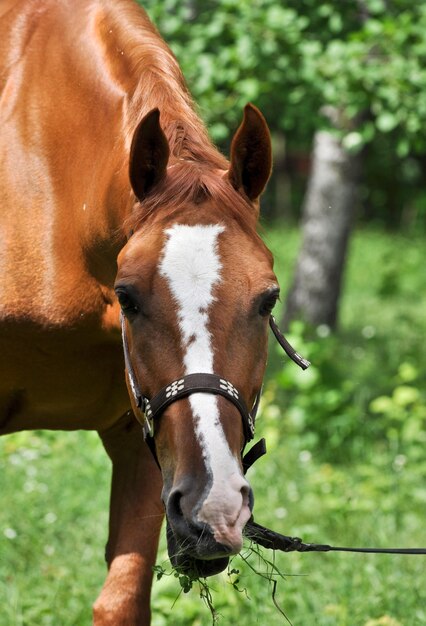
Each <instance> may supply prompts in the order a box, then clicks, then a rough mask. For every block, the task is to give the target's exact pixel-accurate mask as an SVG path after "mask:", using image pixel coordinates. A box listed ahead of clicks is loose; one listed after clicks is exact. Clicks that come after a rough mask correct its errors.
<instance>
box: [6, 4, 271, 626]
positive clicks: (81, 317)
mask: <svg viewBox="0 0 426 626" xmlns="http://www.w3.org/2000/svg"><path fill="white" fill-rule="evenodd" d="M0 16H1V21H0V50H1V55H0V77H1V87H0V89H1V91H0V94H1V100H0V120H1V134H0V142H1V151H0V153H1V160H0V189H1V218H0V225H1V240H0V268H1V272H0V284H1V290H0V293H1V302H0V319H1V326H0V328H1V332H0V352H1V355H2V360H1V377H0V434H7V433H12V432H16V431H20V430H24V429H35V428H37V429H39V428H47V429H63V430H73V429H93V430H96V431H98V432H99V435H100V437H101V440H102V442H103V445H104V446H105V449H106V451H107V453H108V455H109V457H110V458H111V461H112V467H113V474H112V491H111V507H110V526H109V539H108V544H107V551H106V557H107V562H108V576H107V579H106V582H105V584H104V587H103V589H102V591H101V593H100V596H99V598H98V600H97V601H96V603H95V605H94V623H95V624H97V625H103V626H104V625H111V626H112V625H113V626H120V625H124V624H126V625H145V624H149V622H150V609H149V596H150V587H151V579H152V566H153V564H154V562H155V558H156V551H157V545H158V538H159V533H160V527H161V523H162V517H163V511H164V509H165V511H166V514H167V518H168V524H169V533H168V534H169V537H170V542H169V548H170V552H171V556H172V557H173V558H174V559H175V562H176V564H177V565H178V566H179V565H180V566H182V567H183V565H182V563H184V562H187V563H188V562H189V563H190V564H191V567H193V568H194V569H195V571H196V572H197V573H198V574H200V575H209V574H212V573H216V572H218V571H221V570H222V569H223V568H224V567H225V566H226V563H227V558H228V556H229V555H230V554H234V553H237V552H238V551H239V550H240V549H241V545H242V531H243V529H244V526H245V524H246V522H247V520H248V519H249V517H250V515H251V509H252V506H253V497H252V492H251V489H250V486H249V484H248V482H247V480H246V479H245V477H244V473H243V469H242V461H241V450H242V447H243V445H244V443H245V442H246V440H247V439H248V438H250V437H249V436H248V435H247V423H248V422H247V419H248V420H250V415H248V417H247V411H246V413H245V416H244V410H243V409H241V406H243V405H244V406H245V407H249V408H250V407H252V406H253V404H254V403H255V400H256V398H258V394H259V391H260V388H261V384H262V378H263V373H264V368H265V363H266V351H267V327H268V317H269V314H270V312H271V309H272V307H273V305H274V303H275V300H276V299H277V296H278V285H277V280H276V277H275V275H274V273H273V270H272V257H271V254H270V253H269V251H268V250H267V249H266V247H265V245H264V244H263V243H262V241H261V240H260V238H259V236H258V235H257V233H256V222H257V218H258V208H259V202H258V201H259V196H260V194H261V193H262V191H263V189H264V187H265V185H266V183H267V180H268V178H269V175H270V169H271V145H270V136H269V132H268V128H267V126H266V123H265V120H264V119H263V117H262V115H261V114H260V112H259V111H258V110H257V109H256V108H255V107H253V106H251V105H247V106H246V108H245V112H244V119H243V122H242V124H241V126H240V128H239V129H238V131H237V133H236V135H235V137H234V139H233V142H232V146H231V159H230V162H228V161H227V160H226V159H225V158H224V157H223V156H222V155H221V154H220V153H219V152H218V151H217V150H216V149H215V148H214V146H213V145H212V144H211V142H210V140H209V138H208V136H207V133H206V130H205V128H204V126H203V124H202V122H201V121H200V119H199V118H198V116H197V114H196V113H195V112H194V108H193V104H192V101H191V98H190V96H189V94H188V91H187V89H186V86H185V83H184V80H183V77H182V74H181V71H180V69H179V67H178V64H177V62H176V59H175V57H174V56H173V54H172V53H171V51H170V50H169V48H168V47H167V46H166V44H165V43H164V42H163V41H162V39H161V37H160V36H159V34H158V33H157V31H156V30H155V28H154V27H153V26H152V24H151V23H150V21H149V19H148V17H147V16H146V14H145V13H144V11H143V10H142V9H140V8H139V7H138V6H137V5H136V4H134V3H133V2H132V1H131V0H61V1H60V2H58V1H57V0H3V2H2V4H1V5H0ZM117 265H118V268H117ZM120 306H121V310H122V312H123V322H122V326H123V336H124V343H125V347H126V365H127V367H126V370H127V376H125V375H124V373H123V370H124V360H123V347H122V343H121V341H122V338H121V331H120ZM194 374H202V375H203V376H204V378H205V379H206V380H207V381H208V383H209V384H210V383H211V384H213V383H212V381H213V382H214V380H216V378H217V377H216V378H215V375H216V374H217V375H218V376H219V377H220V380H221V382H220V383H218V385H219V386H223V385H224V386H225V388H226V392H225V393H222V392H220V390H218V389H214V390H213V391H212V393H206V392H205V390H204V391H203V390H201V388H200V386H198V387H197V385H195V387H194V389H195V391H197V390H198V391H197V392H196V393H194V389H193V391H192V393H191V395H189V396H185V397H180V396H178V398H177V399H176V401H175V402H173V403H171V404H170V403H169V404H167V403H166V404H167V406H166V405H164V406H163V408H162V410H161V412H160V413H161V414H160V413H158V416H157V417H156V419H155V427H154V433H148V437H149V440H150V443H151V447H153V442H154V441H155V450H154V449H153V451H154V455H156V458H157V461H158V464H159V466H160V467H161V472H160V471H159V469H158V467H157V464H156V460H155V458H154V455H152V454H151V452H150V450H149V448H148V446H147V445H146V442H145V440H144V437H143V432H142V428H141V426H140V423H139V422H138V421H137V419H135V415H136V417H137V418H138V419H139V420H140V421H141V422H142V423H144V424H145V421H144V420H145V418H144V416H143V415H142V412H141V410H142V409H145V412H147V405H146V403H145V404H143V405H142V406H137V405H138V404H139V405H140V404H141V403H140V402H139V400H140V398H141V396H140V395H138V393H137V391H138V388H140V389H141V390H142V392H143V396H144V402H145V401H146V399H147V398H153V397H154V396H156V394H158V392H159V391H160V390H161V389H163V388H166V391H165V392H164V393H165V395H167V393H169V395H170V393H171V394H172V395H173V394H174V393H175V392H177V391H179V389H180V386H181V385H183V384H184V382H182V381H185V380H188V379H190V377H191V375H194ZM187 377H189V378H187ZM194 380H195V379H194ZM126 382H127V385H126ZM171 382H173V385H170V383H171ZM214 384H216V383H214ZM213 386H214V385H213ZM221 388H222V387H221ZM170 390H171V391H170ZM166 392H167V393H166ZM220 394H221V395H220ZM224 396H225V397H224ZM237 397H239V398H240V400H239V401H237V400H236V398H237ZM129 398H130V399H129ZM238 402H240V404H238ZM131 406H132V409H131V408H130V407H131ZM149 410H151V409H149ZM242 416H243V418H244V419H242ZM152 423H153V422H152V421H151V422H149V423H148V427H149V428H148V430H149V429H151V427H152ZM249 426H250V424H249ZM250 428H251V426H250ZM151 435H153V436H154V437H155V439H153V438H152V436H151ZM249 435H250V432H249ZM185 559H189V561H185Z"/></svg>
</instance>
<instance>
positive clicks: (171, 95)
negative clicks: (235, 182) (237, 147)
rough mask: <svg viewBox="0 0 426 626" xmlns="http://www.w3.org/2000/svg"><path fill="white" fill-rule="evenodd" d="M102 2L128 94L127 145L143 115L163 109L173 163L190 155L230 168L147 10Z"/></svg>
mask: <svg viewBox="0 0 426 626" xmlns="http://www.w3.org/2000/svg"><path fill="white" fill-rule="evenodd" d="M98 2H99V0H98ZM101 4H102V6H101V10H100V14H99V15H98V17H97V18H96V21H97V29H98V31H99V32H100V34H101V38H102V40H103V42H104V45H106V46H107V47H108V46H110V48H109V55H108V56H109V58H110V59H111V58H112V59H113V62H112V63H111V69H112V72H113V74H114V78H115V80H116V81H117V82H118V83H121V86H122V87H123V88H124V92H125V94H126V95H125V107H124V114H125V135H126V140H127V144H128V145H130V142H131V138H132V136H133V133H134V131H135V128H136V126H137V125H138V123H139V122H140V120H141V119H142V118H143V117H144V116H145V115H146V114H147V113H148V112H149V111H150V110H152V109H153V108H158V109H159V110H160V123H161V126H162V128H163V130H164V133H165V135H166V137H167V139H168V141H169V146H170V156H171V162H173V160H174V159H182V158H185V159H191V160H194V161H199V162H204V163H206V162H209V163H210V164H211V166H212V167H216V168H219V169H227V168H228V163H227V160H226V158H225V157H224V156H223V155H222V154H220V152H219V151H218V150H217V148H216V147H215V146H214V145H213V144H212V142H211V140H210V138H209V136H208V133H207V130H206V127H205V126H204V124H203V122H202V121H201V119H200V117H199V116H198V115H197V112H196V109H195V104H194V102H193V100H192V97H191V95H190V93H189V91H188V88H187V86H186V83H185V79H184V77H183V74H182V71H181V69H180V67H179V64H178V62H177V59H176V57H175V56H174V54H173V52H172V51H171V50H170V48H169V47H168V46H167V44H166V43H165V42H164V41H163V39H162V38H161V35H160V34H159V32H158V31H157V29H156V28H155V26H154V25H153V24H152V22H151V21H150V19H149V17H148V16H147V14H146V12H145V10H144V9H142V7H140V6H137V5H136V4H135V3H134V2H129V1H128V0H101ZM111 38H112V41H111ZM117 51H119V54H118V55H117ZM113 55H114V56H113ZM117 56H118V60H117Z"/></svg>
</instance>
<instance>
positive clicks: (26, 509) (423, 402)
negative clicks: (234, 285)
mask: <svg viewBox="0 0 426 626" xmlns="http://www.w3.org/2000/svg"><path fill="white" fill-rule="evenodd" d="M265 238H266V240H267V242H268V244H269V245H270V247H271V248H272V250H273V252H274V254H275V256H276V259H277V262H276V268H277V272H278V274H279V276H280V278H281V283H282V286H283V289H284V291H285V290H286V288H288V286H289V279H290V277H291V268H292V264H293V261H294V258H295V253H296V250H297V245H298V236H297V233H296V232H295V231H293V230H286V231H284V230H283V231H280V230H278V229H274V230H268V231H267V232H266V233H265ZM425 256H426V255H425V252H424V241H422V240H420V239H418V240H416V239H413V238H410V239H408V238H404V237H403V236H401V235H395V234H392V235H386V234H383V233H382V232H374V231H371V230H368V231H359V232H357V233H356V236H355V237H354V240H353V242H352V246H351V253H350V258H349V264H348V271H347V276H346V288H345V295H344V299H343V302H342V308H341V325H340V330H339V332H338V334H337V336H332V335H330V334H329V332H328V329H327V328H320V329H319V330H318V331H317V332H316V333H312V332H310V331H309V330H308V329H305V328H303V327H302V326H301V325H300V324H295V325H294V326H293V327H292V329H291V337H292V339H293V341H294V342H295V344H296V345H297V348H298V349H300V351H301V352H302V353H303V354H304V356H305V355H306V356H307V357H308V358H311V359H312V361H313V366H312V368H311V369H310V370H309V371H308V372H309V373H308V372H306V373H305V374H302V373H301V372H299V371H298V370H297V368H296V366H295V365H293V364H291V363H289V362H286V361H285V360H284V359H283V357H282V355H281V354H279V353H278V351H276V349H275V346H272V344H271V357H270V366H269V369H268V383H267V386H266V390H265V394H264V400H263V406H262V411H261V415H260V418H259V422H258V434H259V435H260V436H262V435H263V436H265V437H266V438H267V442H268V456H267V457H265V458H264V459H262V460H260V461H259V462H258V464H256V466H255V467H253V468H252V469H251V470H250V474H249V478H250V481H251V483H252V485H253V488H254V492H255V499H256V501H255V517H256V519H257V521H258V522H259V523H262V524H265V525H267V526H269V527H271V528H274V529H275V530H278V531H281V532H283V533H286V534H292V535H298V536H301V537H303V539H304V540H305V541H314V542H320V543H321V542H326V543H333V544H337V545H381V546H385V545H387V546H390V545H401V546H410V545H413V546H425V545H426V525H425V521H426V484H425V475H426V452H425V450H426V434H425V427H426V397H425V387H426V385H425V368H424V356H423V355H424V340H425V336H426V316H425V311H426V272H425ZM109 481H110V466H109V462H108V460H107V459H106V457H105V454H104V452H103V450H102V447H101V445H100V443H99V441H98V439H97V436H96V435H95V434H94V433H83V432H77V433H50V432H44V433H39V432H36V433H34V432H33V433H19V434H16V435H13V436H9V437H5V438H2V439H1V440H0V493H1V499H2V505H1V507H0V626H84V625H86V624H89V623H90V619H91V604H92V602H93V600H94V599H95V597H96V595H97V593H98V591H99V589H100V587H101V585H102V581H103V579H104V576H105V566H104V562H103V551H104V544H105V541H106V532H107V511H108V498H109ZM263 554H264V557H265V558H266V559H267V560H269V561H270V562H274V563H275V567H276V570H272V569H271V565H270V564H268V563H266V562H265V561H264V560H263V559H262V558H261V557H259V555H257V554H256V553H255V552H253V551H252V550H251V548H250V546H249V545H247V547H246V549H245V550H244V552H243V554H242V557H236V558H235V559H234V560H233V561H232V564H231V568H232V569H233V570H237V571H238V573H236V572H234V573H232V574H229V575H228V574H227V573H224V574H222V575H220V576H217V577H215V578H213V579H211V580H210V581H209V584H210V587H211V593H212V596H213V602H214V605H215V608H216V610H217V612H218V614H219V621H218V623H219V624H224V625H225V624H240V623H244V624H247V625H248V626H251V625H254V624H261V625H264V624H269V625H270V626H275V625H278V624H286V623H287V622H286V619H285V617H284V616H283V615H282V613H280V611H279V610H278V609H277V607H276V606H275V605H274V602H273V599H272V595H271V594H272V584H271V583H270V582H269V581H268V580H267V578H265V577H264V576H263V574H265V573H267V572H269V577H271V571H272V574H274V572H275V575H274V576H272V577H273V578H275V579H276V580H277V581H278V583H277V590H276V594H275V601H276V603H277V604H278V605H279V607H281V610H282V611H283V612H284V613H285V614H286V616H287V617H288V619H289V620H291V622H292V623H293V624H294V626H317V625H318V626H420V625H426V586H425V583H424V581H425V574H426V557H414V556H412V557H408V556H407V557H403V556H370V555H368V556H367V555H366V556H364V555H348V554H304V555H303V554H302V555H299V554H276V555H273V554H272V553H270V552H268V551H264V552H263ZM158 563H159V564H161V565H162V566H163V567H164V568H165V569H166V571H167V573H169V566H168V563H167V553H166V551H165V543H164V541H163V543H162V546H161V550H160V553H159V555H158ZM277 571H278V572H280V573H282V574H283V577H280V576H279V575H278V574H277V573H276V572H277ZM153 610H154V617H153V625H154V626H164V625H166V624H167V625H170V624H173V626H184V625H185V626H201V625H203V626H204V625H208V624H210V623H212V617H211V615H210V612H209V609H208V608H207V607H206V606H205V604H204V603H203V601H202V600H201V599H200V597H199V588H198V586H197V584H195V585H194V587H193V589H192V590H191V591H190V592H189V593H187V594H183V593H181V591H180V585H179V581H178V580H177V579H176V578H175V577H174V576H173V575H166V576H163V577H162V579H161V580H160V581H159V582H156V583H155V585H154V590H153Z"/></svg>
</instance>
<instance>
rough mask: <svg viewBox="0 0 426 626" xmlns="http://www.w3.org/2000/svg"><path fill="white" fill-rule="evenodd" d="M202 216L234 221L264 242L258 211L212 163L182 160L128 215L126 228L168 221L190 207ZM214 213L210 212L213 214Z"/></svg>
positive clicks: (246, 231) (127, 229)
mask: <svg viewBox="0 0 426 626" xmlns="http://www.w3.org/2000/svg"><path fill="white" fill-rule="evenodd" d="M194 207H195V210H196V211H197V212H198V214H199V216H200V219H209V218H210V217H212V218H213V214H214V215H215V216H218V219H219V220H221V221H228V220H234V221H235V222H236V223H237V224H238V226H239V227H240V228H241V229H242V231H243V232H244V233H246V234H248V235H249V236H250V237H251V238H254V239H256V240H258V241H259V243H261V239H260V237H259V236H258V234H257V212H256V210H255V209H254V208H253V206H251V205H250V204H249V203H248V202H247V200H245V199H244V197H243V196H242V195H241V194H240V193H238V191H236V190H235V189H234V188H233V187H232V185H231V183H230V182H229V180H228V178H227V176H226V173H225V172H224V171H223V170H217V169H213V168H212V166H211V165H209V164H200V163H198V162H193V161H186V160H183V161H178V162H176V163H175V164H173V165H172V166H171V167H169V168H168V171H167V175H166V176H165V177H164V179H163V180H162V181H161V182H160V183H159V184H158V185H157V186H156V187H155V188H154V189H153V190H152V192H151V194H150V195H149V196H148V197H147V198H145V199H144V201H143V202H142V203H139V202H138V203H136V204H135V207H134V209H133V212H132V213H131V215H130V216H129V217H128V219H127V221H126V224H125V228H126V231H127V232H129V231H137V230H138V229H139V228H143V227H144V225H146V224H147V223H148V222H149V223H150V224H154V223H156V222H158V221H164V220H166V221H168V222H170V220H171V219H172V218H173V217H178V216H179V217H180V216H181V214H183V213H185V211H186V210H188V209H194ZM209 213H210V215H209Z"/></svg>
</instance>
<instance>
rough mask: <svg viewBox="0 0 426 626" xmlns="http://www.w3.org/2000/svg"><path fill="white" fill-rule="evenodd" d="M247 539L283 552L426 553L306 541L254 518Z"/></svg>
mask: <svg viewBox="0 0 426 626" xmlns="http://www.w3.org/2000/svg"><path fill="white" fill-rule="evenodd" d="M244 534H245V536H246V537H247V539H250V540H251V541H254V542H255V543H257V544H259V545H260V546H262V547H264V548H268V549H269V550H280V551H281V552H364V553H369V554H417V555H426V548H347V547H343V546H329V545H328V544H322V543H304V542H303V541H302V539H300V537H288V536H287V535H281V534H280V533H277V532H275V531H274V530H270V529H269V528H265V526H261V525H260V524H257V523H256V522H255V521H254V520H253V518H252V519H251V520H249V521H248V522H247V524H246V527H245V529H244Z"/></svg>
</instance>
